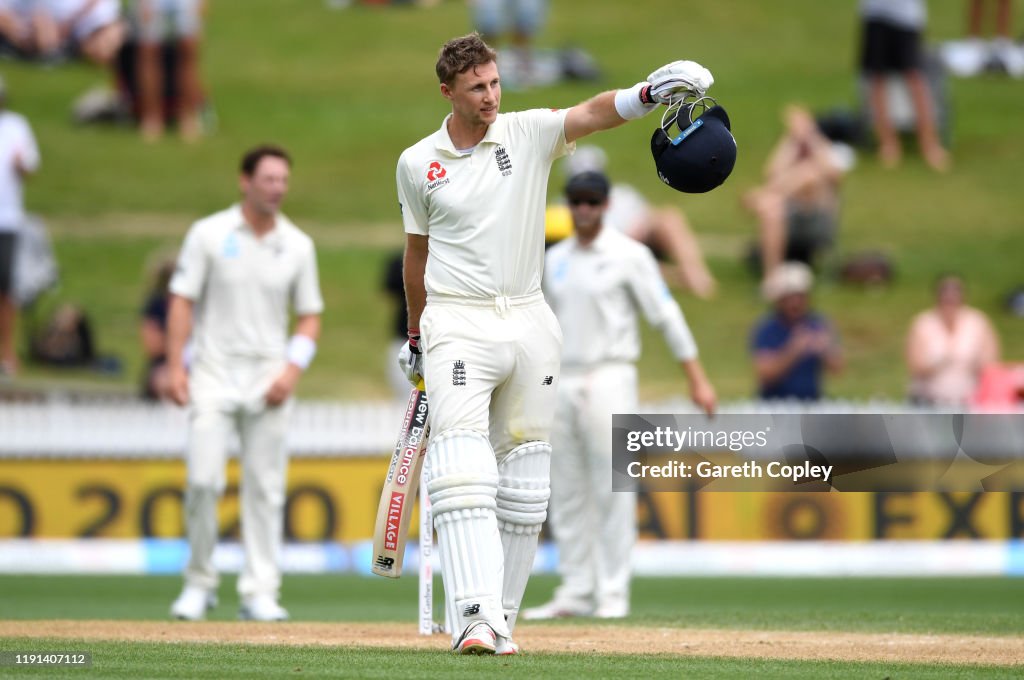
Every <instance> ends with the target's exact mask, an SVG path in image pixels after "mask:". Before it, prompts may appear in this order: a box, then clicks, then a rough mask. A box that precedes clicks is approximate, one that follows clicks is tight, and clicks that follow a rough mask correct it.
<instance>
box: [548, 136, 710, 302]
mask: <svg viewBox="0 0 1024 680" xmlns="http://www.w3.org/2000/svg"><path fill="white" fill-rule="evenodd" d="M607 164H608V157H607V155H606V154H605V152H604V151H602V150H601V149H600V148H599V147H596V146H586V145H584V146H581V147H579V148H578V149H577V150H576V153H574V154H573V155H572V156H569V157H568V158H567V159H566V161H565V175H566V180H569V179H572V178H573V177H575V176H577V175H579V174H582V173H584V172H599V173H602V174H603V173H605V172H606V168H605V166H606V165H607ZM603 222H604V224H605V225H606V226H608V227H611V228H613V229H615V230H616V231H620V232H622V233H623V234H625V235H626V236H629V237H630V238H632V239H633V240H635V241H640V242H641V243H643V244H644V245H646V246H647V247H648V248H650V249H651V251H652V252H653V253H654V254H655V256H656V257H657V258H658V259H659V260H661V261H663V262H665V261H667V262H670V263H672V266H673V268H674V271H673V272H672V274H673V276H672V277H671V279H672V280H673V281H675V282H677V283H678V284H679V285H681V286H682V287H683V288H685V289H687V290H689V291H690V292H692V293H693V294H694V295H696V296H697V297H699V298H703V299H707V298H710V297H712V296H713V295H714V294H715V288H716V285H717V284H716V282H715V278H714V277H713V276H712V275H711V272H710V271H709V270H708V267H707V264H706V263H705V262H704V255H703V253H702V252H701V249H700V244H699V243H698V242H697V237H696V236H694V234H693V231H692V230H691V228H690V223H689V221H688V220H687V219H686V215H684V214H683V212H682V211H681V210H680V209H679V208H677V207H675V206H672V205H662V206H652V205H651V204H649V203H648V202H647V200H646V199H645V198H644V197H643V195H642V194H641V193H640V192H639V191H637V190H636V189H635V188H633V187H632V186H630V185H628V184H622V183H619V182H616V183H614V184H613V185H612V188H611V194H610V196H609V198H608V208H607V209H606V211H605V214H604V220H603ZM545 228H546V230H547V232H548V235H547V239H546V240H548V241H549V244H550V242H554V241H557V240H561V239H562V238H565V237H566V236H569V235H570V234H571V233H572V218H571V216H570V215H569V208H568V207H567V206H565V205H564V204H558V205H554V206H551V207H549V208H548V213H547V218H546V224H545Z"/></svg>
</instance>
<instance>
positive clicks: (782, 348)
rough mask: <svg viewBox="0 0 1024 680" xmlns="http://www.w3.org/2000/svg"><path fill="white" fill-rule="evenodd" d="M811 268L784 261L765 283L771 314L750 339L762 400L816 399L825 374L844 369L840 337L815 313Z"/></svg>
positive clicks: (820, 395)
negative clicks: (811, 300)
mask: <svg viewBox="0 0 1024 680" xmlns="http://www.w3.org/2000/svg"><path fill="white" fill-rule="evenodd" d="M813 283H814V274H813V273H812V272H811V268H810V267H808V266H807V265H806V264H804V263H802V262H786V263H784V264H781V265H779V266H778V267H776V268H775V271H773V272H772V274H771V276H770V277H769V278H768V279H767V280H766V281H765V284H764V291H763V292H764V297H765V299H766V300H767V301H768V302H770V303H771V304H772V305H773V307H774V311H773V313H771V314H769V315H768V316H766V317H764V318H763V319H761V320H760V321H759V322H758V324H757V326H756V328H755V329H754V332H753V335H752V336H751V350H752V352H753V354H754V370H755V373H756V375H757V382H758V396H759V397H760V398H761V399H802V400H818V399H820V398H821V397H822V386H821V378H822V371H823V370H824V369H828V370H830V371H839V370H841V369H842V366H843V356H842V350H841V349H840V346H839V339H838V337H837V336H836V334H835V331H833V329H832V328H831V326H830V324H829V323H828V322H827V321H826V320H825V318H824V317H823V316H821V315H820V314H818V313H816V312H813V311H811V308H810V292H811V288H812V286H813Z"/></svg>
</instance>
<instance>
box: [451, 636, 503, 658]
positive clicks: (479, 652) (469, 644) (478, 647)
mask: <svg viewBox="0 0 1024 680" xmlns="http://www.w3.org/2000/svg"><path fill="white" fill-rule="evenodd" d="M459 654H462V655H465V656H487V655H490V654H494V645H492V644H490V643H489V642H487V641H486V640H478V639H471V640H463V641H462V644H461V645H459Z"/></svg>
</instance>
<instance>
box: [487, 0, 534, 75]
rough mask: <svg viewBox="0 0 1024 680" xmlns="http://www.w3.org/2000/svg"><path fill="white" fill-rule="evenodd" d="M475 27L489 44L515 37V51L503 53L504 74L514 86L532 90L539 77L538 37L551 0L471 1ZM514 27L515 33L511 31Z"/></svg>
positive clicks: (513, 47)
mask: <svg viewBox="0 0 1024 680" xmlns="http://www.w3.org/2000/svg"><path fill="white" fill-rule="evenodd" d="M469 5H470V7H471V8H472V12H473V26H474V27H475V28H476V30H477V31H478V32H479V33H480V36H481V37H482V38H483V39H484V42H486V43H487V44H489V45H500V44H501V43H502V38H504V37H505V36H506V35H510V36H511V42H512V50H511V51H510V52H506V53H504V54H502V75H503V76H504V77H505V79H507V80H508V84H509V85H511V86H513V87H529V86H530V85H532V84H534V83H535V81H537V80H544V81H546V80H547V78H538V76H539V74H538V73H536V60H535V54H534V45H533V42H534V37H535V36H536V35H537V32H538V31H539V30H540V29H541V26H542V25H543V23H544V20H545V18H546V14H547V5H548V3H547V0H469ZM510 25H511V26H512V30H511V31H510V30H509V27H510Z"/></svg>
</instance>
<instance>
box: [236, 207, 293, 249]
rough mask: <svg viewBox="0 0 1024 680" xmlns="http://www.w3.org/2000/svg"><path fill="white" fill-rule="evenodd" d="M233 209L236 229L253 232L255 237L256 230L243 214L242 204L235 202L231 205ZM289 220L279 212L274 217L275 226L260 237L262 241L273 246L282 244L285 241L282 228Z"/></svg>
mask: <svg viewBox="0 0 1024 680" xmlns="http://www.w3.org/2000/svg"><path fill="white" fill-rule="evenodd" d="M231 211H232V214H233V216H234V221H235V231H244V232H246V233H248V234H252V235H253V237H255V236H256V232H254V231H253V229H252V226H251V225H250V224H249V223H248V222H247V221H246V220H245V215H244V214H242V204H241V203H235V204H234V205H233V206H231ZM287 222H288V218H287V217H285V216H284V215H283V214H282V213H277V215H276V217H275V218H274V228H273V229H271V230H270V231H269V232H267V233H266V235H264V236H263V237H262V238H261V239H260V241H261V242H263V243H266V244H268V245H272V246H276V245H280V244H281V243H283V239H284V232H283V230H282V229H281V225H283V224H286V223H287Z"/></svg>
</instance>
